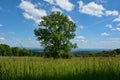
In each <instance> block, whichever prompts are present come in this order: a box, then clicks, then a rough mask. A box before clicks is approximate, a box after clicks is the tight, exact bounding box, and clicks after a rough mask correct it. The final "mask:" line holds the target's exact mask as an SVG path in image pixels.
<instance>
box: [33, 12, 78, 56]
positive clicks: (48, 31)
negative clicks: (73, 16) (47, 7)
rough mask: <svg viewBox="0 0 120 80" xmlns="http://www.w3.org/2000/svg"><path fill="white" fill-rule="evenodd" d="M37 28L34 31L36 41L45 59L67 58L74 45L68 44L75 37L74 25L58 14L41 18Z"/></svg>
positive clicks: (54, 13)
mask: <svg viewBox="0 0 120 80" xmlns="http://www.w3.org/2000/svg"><path fill="white" fill-rule="evenodd" d="M39 26H40V27H39V28H38V29H35V30H34V34H35V35H36V36H37V39H38V41H40V43H41V45H42V46H44V52H45V56H46V57H54V58H58V57H66V58H67V57H69V56H70V51H71V49H72V48H75V47H77V45H76V44H72V43H71V42H70V40H71V39H73V38H74V36H75V33H74V32H75V30H76V24H75V23H74V22H73V21H71V20H70V19H69V18H68V17H67V16H65V15H63V14H61V13H60V12H53V13H52V14H50V15H48V16H44V17H42V21H41V22H40V24H39Z"/></svg>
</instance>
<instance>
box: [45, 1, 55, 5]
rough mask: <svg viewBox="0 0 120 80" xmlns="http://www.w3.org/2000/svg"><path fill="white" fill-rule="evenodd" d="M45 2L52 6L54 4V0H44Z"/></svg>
mask: <svg viewBox="0 0 120 80" xmlns="http://www.w3.org/2000/svg"><path fill="white" fill-rule="evenodd" d="M44 1H45V2H48V3H50V4H54V3H55V2H54V0H44Z"/></svg>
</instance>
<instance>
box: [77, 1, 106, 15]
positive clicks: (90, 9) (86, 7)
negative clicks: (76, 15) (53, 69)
mask: <svg viewBox="0 0 120 80" xmlns="http://www.w3.org/2000/svg"><path fill="white" fill-rule="evenodd" d="M78 3H79V12H80V13H84V14H88V15H92V16H96V17H102V16H103V15H104V12H103V11H104V10H105V8H104V7H103V6H102V5H99V4H96V3H95V2H90V3H88V4H84V3H83V2H82V1H79V2H78Z"/></svg>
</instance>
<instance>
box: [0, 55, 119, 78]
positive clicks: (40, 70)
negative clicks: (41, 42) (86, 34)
mask: <svg viewBox="0 0 120 80" xmlns="http://www.w3.org/2000/svg"><path fill="white" fill-rule="evenodd" d="M0 80H120V57H84V58H82V57H80V58H72V59H44V58H39V57H0Z"/></svg>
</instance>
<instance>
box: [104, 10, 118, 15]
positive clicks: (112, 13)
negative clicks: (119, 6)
mask: <svg viewBox="0 0 120 80" xmlns="http://www.w3.org/2000/svg"><path fill="white" fill-rule="evenodd" d="M105 14H106V16H110V15H111V16H118V15H119V12H118V11H116V10H113V11H110V10H107V11H106V12H105Z"/></svg>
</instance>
